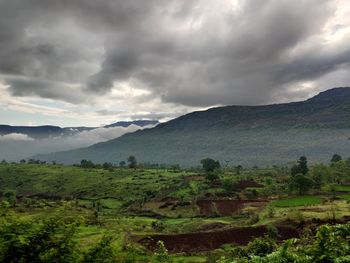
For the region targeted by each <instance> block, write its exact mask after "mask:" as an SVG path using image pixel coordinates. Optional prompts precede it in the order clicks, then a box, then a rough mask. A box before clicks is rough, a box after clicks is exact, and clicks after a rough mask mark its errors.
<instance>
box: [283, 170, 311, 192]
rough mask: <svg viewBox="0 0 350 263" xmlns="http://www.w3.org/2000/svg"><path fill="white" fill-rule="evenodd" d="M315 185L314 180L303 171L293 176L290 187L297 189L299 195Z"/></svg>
mask: <svg viewBox="0 0 350 263" xmlns="http://www.w3.org/2000/svg"><path fill="white" fill-rule="evenodd" d="M312 186H313V181H312V180H311V179H310V178H309V177H308V176H306V175H304V174H302V173H298V174H295V175H293V176H292V177H291V179H290V182H289V188H290V189H291V190H297V191H298V193H299V195H303V194H306V193H307V192H308V191H309V190H310V189H311V188H312Z"/></svg>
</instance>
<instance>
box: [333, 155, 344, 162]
mask: <svg viewBox="0 0 350 263" xmlns="http://www.w3.org/2000/svg"><path fill="white" fill-rule="evenodd" d="M341 160H342V157H341V156H340V155H339V154H334V155H333V156H332V159H331V163H337V162H339V161H341Z"/></svg>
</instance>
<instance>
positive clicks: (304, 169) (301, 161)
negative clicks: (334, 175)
mask: <svg viewBox="0 0 350 263" xmlns="http://www.w3.org/2000/svg"><path fill="white" fill-rule="evenodd" d="M298 165H299V167H300V172H301V173H302V174H304V175H305V174H307V172H308V171H309V168H308V167H307V159H306V157H305V156H301V157H300V158H299V161H298Z"/></svg>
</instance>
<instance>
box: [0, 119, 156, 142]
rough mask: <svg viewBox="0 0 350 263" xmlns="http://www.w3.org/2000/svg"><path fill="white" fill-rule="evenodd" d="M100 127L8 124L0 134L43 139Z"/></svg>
mask: <svg viewBox="0 0 350 263" xmlns="http://www.w3.org/2000/svg"><path fill="white" fill-rule="evenodd" d="M158 123H159V122H158V121H157V120H135V121H119V122H116V123H112V124H109V125H105V126H103V128H112V127H124V128H126V127H129V126H130V125H136V126H139V127H145V126H148V125H156V124H158ZM98 128H101V127H65V128H61V127H58V126H51V125H45V126H10V125H0V136H3V135H8V134H11V133H20V134H25V135H27V136H29V137H31V138H33V139H45V138H52V137H59V136H71V135H75V134H78V133H80V132H83V131H91V130H94V129H98Z"/></svg>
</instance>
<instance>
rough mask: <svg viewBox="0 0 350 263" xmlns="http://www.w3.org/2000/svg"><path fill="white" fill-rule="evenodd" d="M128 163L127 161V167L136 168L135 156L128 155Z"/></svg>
mask: <svg viewBox="0 0 350 263" xmlns="http://www.w3.org/2000/svg"><path fill="white" fill-rule="evenodd" d="M128 163H129V168H136V166H137V161H136V157H135V156H134V155H130V156H129V157H128Z"/></svg>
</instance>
